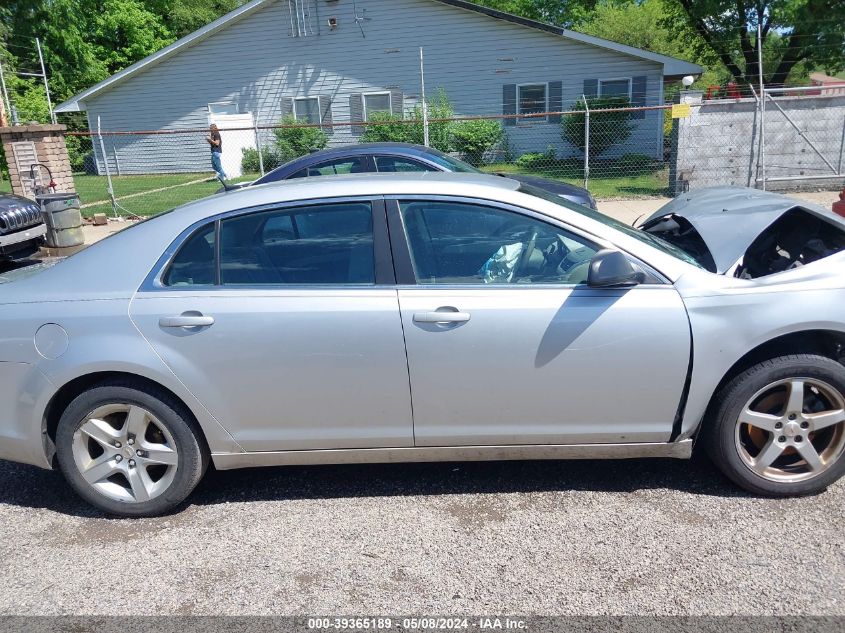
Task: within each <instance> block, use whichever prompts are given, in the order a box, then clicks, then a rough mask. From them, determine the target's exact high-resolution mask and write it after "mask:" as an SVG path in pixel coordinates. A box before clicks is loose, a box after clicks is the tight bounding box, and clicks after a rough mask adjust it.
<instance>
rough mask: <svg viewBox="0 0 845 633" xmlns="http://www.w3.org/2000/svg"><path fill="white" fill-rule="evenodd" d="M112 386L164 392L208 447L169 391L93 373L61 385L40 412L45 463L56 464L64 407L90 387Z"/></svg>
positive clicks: (130, 377)
mask: <svg viewBox="0 0 845 633" xmlns="http://www.w3.org/2000/svg"><path fill="white" fill-rule="evenodd" d="M115 382H123V383H131V385H132V386H133V387H136V388H138V389H144V388H147V389H154V390H157V391H164V392H165V393H166V394H168V395H169V396H170V397H171V398H173V399H174V400H175V401H176V403H178V404H179V405H180V406H181V407H182V409H183V411H182V413H184V415H185V416H187V418H188V419H189V420H190V421H191V422H193V424H194V426H195V427H196V429H197V432H198V433H199V435H200V437H199V439H200V441H201V442H202V443H204V444H205V445H206V447H207V446H208V442H207V440H206V438H205V434H204V433H203V431H202V427H201V426H200V424H199V422H198V421H197V419H196V416H194V414H193V412H192V411H191V409H190V407H188V405H186V404H185V402H184V401H183V400H182V399H181V398H180V397H179V396H177V395H176V394H175V393H173V392H172V391H170V389H168V388H167V387H165V386H163V385H161V384H159V383H157V382H156V381H154V380H150V379H149V378H145V377H143V376H138V375H137V374H130V373H127V372H120V371H105V372H96V373H93V374H87V375H85V376H80V377H79V378H74V379H73V380H71V381H70V382H69V383H67V384H65V385H64V386H63V387H62V388H61V389H59V390H58V391H57V392H56V393H55V395H54V396H53V397H52V398H51V399H50V403H49V404H48V405H47V409H46V411H45V412H44V421H43V425H44V426H43V430H44V432H45V435H44V442H45V447H44V448H45V453H46V455H47V459H48V460H49V461H50V462H51V463H52V464H53V466H54V467H55V465H56V464H55V460H56V448H55V442H56V429H57V428H58V426H59V420H60V419H61V417H62V414H63V413H64V412H65V409H67V407H68V405H69V404H70V403H71V402H72V401H73V400H74V398H76V397H77V396H79V395H80V394H82V393H84V392H85V391H88V390H89V389H91V388H92V387H94V386H97V385H104V384H111V383H115Z"/></svg>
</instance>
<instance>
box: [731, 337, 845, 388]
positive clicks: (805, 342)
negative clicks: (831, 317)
mask: <svg viewBox="0 0 845 633" xmlns="http://www.w3.org/2000/svg"><path fill="white" fill-rule="evenodd" d="M787 354H818V355H819V356H825V357H827V358H830V359H831V360H835V361H836V362H838V363H842V364H843V365H845V333H843V332H834V331H831V330H808V331H804V332H793V333H791V334H784V335H783V336H778V337H777V338H773V339H772V340H770V341H766V342H765V343H763V344H762V345H759V346H757V347H755V348H754V349H752V350H751V351H750V352H748V353H747V354H745V356H743V357H742V358H740V359H739V360H738V361H737V362H735V363H734V364H733V366H732V367H731V368H730V369H729V370H728V373H726V374H725V376H724V377H723V378H722V380H721V382H720V383H719V386H718V387H717V389H716V392H717V393H718V391H719V390H720V389H721V388H722V387H724V386H725V385H726V384H727V383H728V382H730V381H731V380H732V379H733V378H734V377H735V376H738V375H739V374H741V373H742V372H744V371H745V370H746V369H748V368H749V367H753V366H754V365H756V364H757V363H761V362H763V361H764V360H769V359H771V358H776V357H778V356H785V355H787Z"/></svg>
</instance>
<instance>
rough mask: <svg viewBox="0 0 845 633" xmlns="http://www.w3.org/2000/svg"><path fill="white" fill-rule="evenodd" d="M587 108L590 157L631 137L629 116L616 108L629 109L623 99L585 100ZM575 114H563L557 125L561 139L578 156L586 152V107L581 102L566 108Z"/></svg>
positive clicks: (595, 98)
mask: <svg viewBox="0 0 845 633" xmlns="http://www.w3.org/2000/svg"><path fill="white" fill-rule="evenodd" d="M587 103H588V104H589V106H590V156H596V157H598V156H601V155H602V154H604V153H605V152H606V151H607V150H609V149H610V148H611V147H613V146H614V145H616V144H617V143H624V142H625V141H627V140H628V139H629V138H630V137H631V133H632V132H633V131H634V125H633V124H632V123H631V112H630V111H625V110H618V109H616V108H629V107H630V106H631V103H630V101H628V99H627V98H625V97H593V98H591V99H587ZM569 109H570V110H572V111H573V112H578V114H574V113H573V114H567V115H565V116H564V117H563V120H562V121H561V136H562V137H563V139H564V140H565V141H568V142H569V143H571V144H572V145H574V146H575V147H577V148H578V149H580V150H581V151H582V152H583V151H584V150H585V148H586V136H587V134H586V118H587V117H586V115H585V114H581V113H583V112H585V110H586V107H585V104H584V100H583V99H579V100H578V101H576V102H575V103H573V104H572V105H571V106H570V108H569Z"/></svg>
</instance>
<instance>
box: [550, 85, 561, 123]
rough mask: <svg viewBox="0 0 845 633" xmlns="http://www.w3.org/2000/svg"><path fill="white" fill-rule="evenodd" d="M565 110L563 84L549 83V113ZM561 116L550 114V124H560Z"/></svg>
mask: <svg viewBox="0 0 845 633" xmlns="http://www.w3.org/2000/svg"><path fill="white" fill-rule="evenodd" d="M561 110H563V82H562V81H550V82H549V112H560V111H561ZM560 119H561V116H560V115H559V114H550V115H549V123H560Z"/></svg>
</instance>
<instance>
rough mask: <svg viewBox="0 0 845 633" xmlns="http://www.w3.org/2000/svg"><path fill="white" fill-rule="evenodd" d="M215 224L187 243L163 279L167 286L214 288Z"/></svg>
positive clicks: (205, 227)
mask: <svg viewBox="0 0 845 633" xmlns="http://www.w3.org/2000/svg"><path fill="white" fill-rule="evenodd" d="M214 248H215V234H214V223H213V222H212V223H211V224H208V225H206V226H204V227H203V228H201V229H199V230H198V231H197V232H196V233H194V234H193V235H192V236H191V237H189V238H188V239H187V241H185V243H184V244H183V245H182V248H180V249H179V251H178V252H177V253H176V257H174V258H173V261H171V263H170V266H169V268H168V269H167V272H166V273H165V274H164V277H163V278H162V283H163V284H164V285H165V286H213V285H214V283H215V281H216V279H215V277H216V266H215V252H214Z"/></svg>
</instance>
